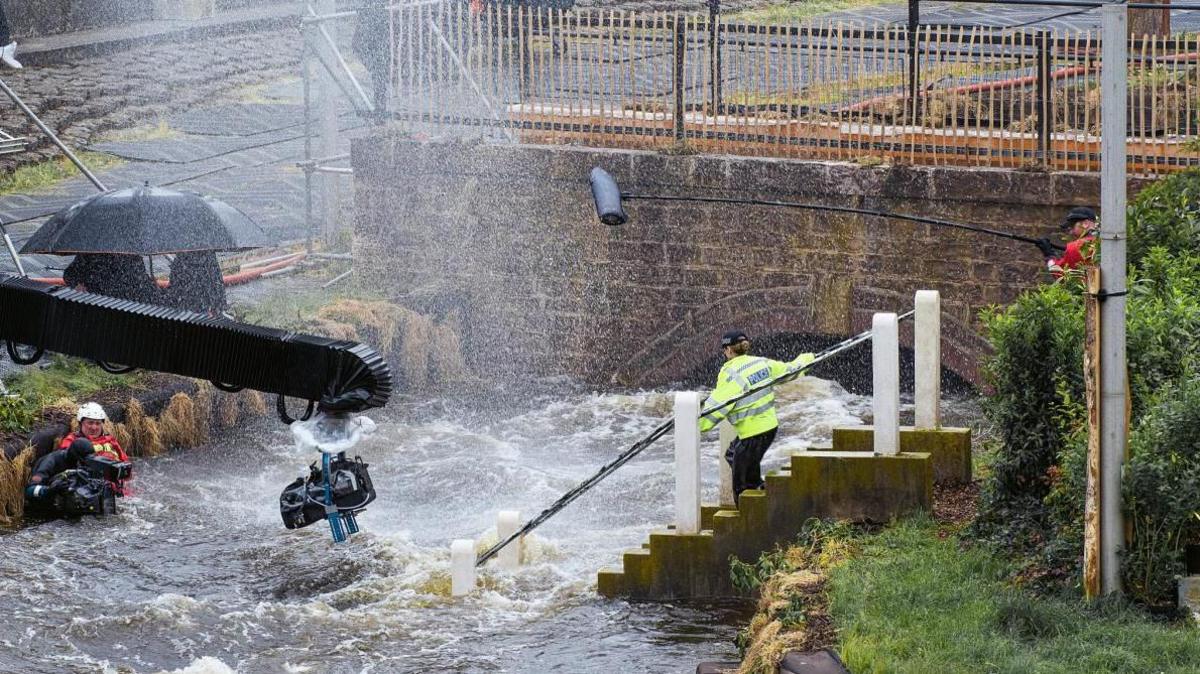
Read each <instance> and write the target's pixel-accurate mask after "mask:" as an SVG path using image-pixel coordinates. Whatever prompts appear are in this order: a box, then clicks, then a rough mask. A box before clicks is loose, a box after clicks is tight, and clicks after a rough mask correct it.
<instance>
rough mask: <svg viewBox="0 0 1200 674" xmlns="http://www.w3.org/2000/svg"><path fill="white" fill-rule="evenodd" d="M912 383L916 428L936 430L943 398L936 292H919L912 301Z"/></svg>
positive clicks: (939, 309) (940, 320)
mask: <svg viewBox="0 0 1200 674" xmlns="http://www.w3.org/2000/svg"><path fill="white" fill-rule="evenodd" d="M914 308H915V309H916V317H915V318H914V320H913V361H914V362H913V370H914V372H913V374H914V378H915V380H916V381H914V382H913V384H914V386H913V391H914V397H915V398H916V401H915V402H916V408H917V409H916V415H915V417H916V418H915V419H914V423H913V425H914V426H916V427H917V428H927V429H929V428H938V427H940V426H941V425H942V424H941V418H940V409H939V407H940V405H939V404H940V402H941V398H942V298H941V295H939V294H938V291H936V290H918V291H917V296H916V298H915V300H914Z"/></svg>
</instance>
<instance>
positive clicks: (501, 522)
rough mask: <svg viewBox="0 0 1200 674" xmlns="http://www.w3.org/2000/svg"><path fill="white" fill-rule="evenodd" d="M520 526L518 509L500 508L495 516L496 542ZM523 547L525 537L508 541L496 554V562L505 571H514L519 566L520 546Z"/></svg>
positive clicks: (514, 531)
mask: <svg viewBox="0 0 1200 674" xmlns="http://www.w3.org/2000/svg"><path fill="white" fill-rule="evenodd" d="M520 528H521V511H520V510H501V511H500V514H499V515H498V516H497V517H496V536H497V538H496V542H497V543H499V542H500V541H503V540H505V539H507V538H508V537H509V536H512V535H513V534H515V533H517V529H520ZM523 547H525V537H524V536H522V537H520V538H518V539H517V540H515V541H513V542H512V543H509V544H508V545H506V546H504V547H503V548H501V549H500V552H499V553H497V554H496V559H497V564H498V565H499V566H500V568H501V569H503V570H505V571H516V570H517V569H518V568H520V566H521V548H523Z"/></svg>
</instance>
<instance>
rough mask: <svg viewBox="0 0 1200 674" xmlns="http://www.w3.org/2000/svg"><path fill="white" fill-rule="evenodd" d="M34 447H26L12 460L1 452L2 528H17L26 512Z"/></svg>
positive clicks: (0, 509) (0, 499)
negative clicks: (26, 484)
mask: <svg viewBox="0 0 1200 674" xmlns="http://www.w3.org/2000/svg"><path fill="white" fill-rule="evenodd" d="M31 463H33V448H32V447H26V448H25V449H24V450H22V451H21V453H20V454H17V455H16V456H15V457H13V459H12V460H11V461H10V460H9V459H8V458H7V457H5V455H4V453H3V452H0V528H3V529H15V528H16V527H18V526H19V525H20V523H21V517H22V515H24V513H25V483H26V482H28V481H29V469H30V464H31Z"/></svg>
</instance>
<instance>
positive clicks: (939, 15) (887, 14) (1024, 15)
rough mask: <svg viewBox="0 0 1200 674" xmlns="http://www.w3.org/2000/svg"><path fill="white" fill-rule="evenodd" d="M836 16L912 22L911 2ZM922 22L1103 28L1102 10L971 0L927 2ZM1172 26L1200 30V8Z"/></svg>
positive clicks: (1179, 15)
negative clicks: (976, 1)
mask: <svg viewBox="0 0 1200 674" xmlns="http://www.w3.org/2000/svg"><path fill="white" fill-rule="evenodd" d="M829 17H830V18H832V19H842V20H847V21H859V22H863V23H876V22H887V23H900V24H907V23H908V3H906V2H887V3H884V4H880V5H870V6H866V7H860V8H857V9H851V10H845V11H840V12H834V13H832V14H830V15H829ZM921 23H924V24H943V25H945V24H951V25H955V24H963V25H982V26H1003V27H1008V26H1011V27H1024V26H1028V27H1030V28H1053V29H1073V30H1081V29H1082V30H1097V31H1098V30H1099V29H1100V10H1099V9H1088V10H1084V11H1080V10H1078V9H1075V8H1071V7H1037V6H1031V5H991V4H977V3H967V2H923V3H921ZM1171 30H1172V31H1174V32H1181V31H1183V32H1195V31H1198V30H1200V12H1197V11H1190V10H1185V11H1174V12H1171Z"/></svg>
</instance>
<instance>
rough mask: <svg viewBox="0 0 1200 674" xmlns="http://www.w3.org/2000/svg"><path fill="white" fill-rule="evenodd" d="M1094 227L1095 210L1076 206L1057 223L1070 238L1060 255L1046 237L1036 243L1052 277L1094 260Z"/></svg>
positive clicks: (1059, 276) (1060, 275) (1057, 276)
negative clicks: (1044, 257)
mask: <svg viewBox="0 0 1200 674" xmlns="http://www.w3.org/2000/svg"><path fill="white" fill-rule="evenodd" d="M1096 227H1097V225H1096V211H1094V210H1092V209H1090V208H1088V207H1086V206H1077V207H1075V208H1072V209H1071V210H1070V212H1069V213H1067V217H1066V218H1065V219H1064V220H1063V221H1062V224H1061V225H1059V229H1061V230H1062V231H1063V233H1064V234H1067V235H1070V237H1071V239H1072V240H1071V242H1070V243H1068V244H1067V249H1066V251H1064V252H1063V254H1062V255H1061V256H1060V255H1059V254H1058V251H1056V250H1054V248H1053V247H1051V245H1050V241H1049V240H1048V239H1042V240H1041V242H1039V243H1038V247H1039V248H1041V250H1042V254H1043V255H1045V256H1046V268H1047V269H1049V270H1050V273H1051V274H1053V275H1054V278H1062V275H1063V273H1064V272H1066V271H1068V270H1070V269H1076V268H1078V267H1084V266H1087V265H1091V264H1093V263H1094V262H1095V255H1096V247H1095V241H1096Z"/></svg>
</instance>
